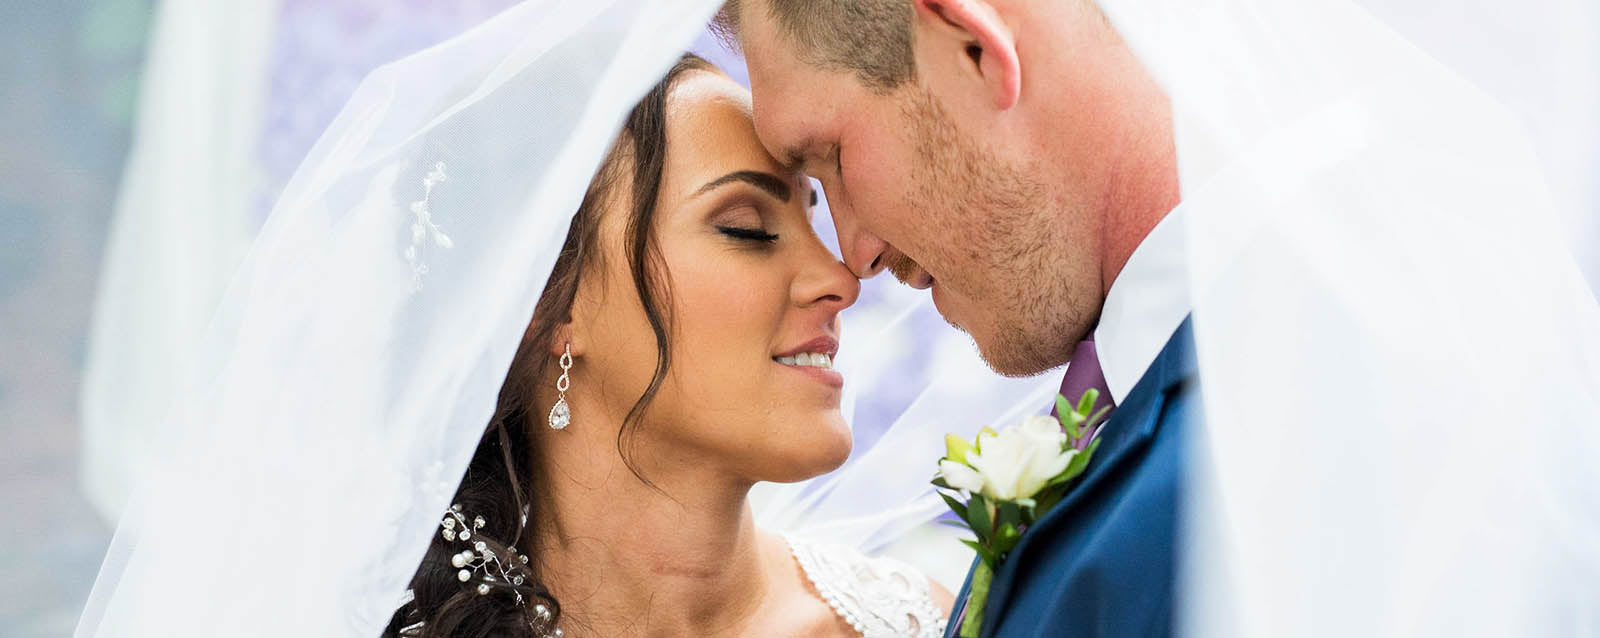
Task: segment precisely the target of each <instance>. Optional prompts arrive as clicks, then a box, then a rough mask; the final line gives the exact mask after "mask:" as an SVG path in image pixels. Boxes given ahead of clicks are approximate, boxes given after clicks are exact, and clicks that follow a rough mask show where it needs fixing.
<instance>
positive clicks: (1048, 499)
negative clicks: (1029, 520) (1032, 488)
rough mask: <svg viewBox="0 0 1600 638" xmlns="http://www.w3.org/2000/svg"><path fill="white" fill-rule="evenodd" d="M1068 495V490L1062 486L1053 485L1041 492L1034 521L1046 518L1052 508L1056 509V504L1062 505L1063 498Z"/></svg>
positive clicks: (1035, 509) (1034, 513) (1034, 509)
mask: <svg viewBox="0 0 1600 638" xmlns="http://www.w3.org/2000/svg"><path fill="white" fill-rule="evenodd" d="M1066 495H1067V488H1066V487H1064V486H1060V485H1053V486H1049V487H1046V488H1044V489H1042V490H1039V496H1038V504H1036V505H1034V507H1033V520H1035V521H1037V520H1039V519H1041V518H1044V515H1045V514H1048V513H1050V508H1052V507H1055V506H1056V503H1060V502H1061V499H1062V497H1064V496H1066Z"/></svg>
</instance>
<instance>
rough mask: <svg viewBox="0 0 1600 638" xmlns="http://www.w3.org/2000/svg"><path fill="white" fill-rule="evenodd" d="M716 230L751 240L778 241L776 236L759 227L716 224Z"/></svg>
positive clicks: (737, 237)
mask: <svg viewBox="0 0 1600 638" xmlns="http://www.w3.org/2000/svg"><path fill="white" fill-rule="evenodd" d="M716 228H717V232H720V233H722V234H724V235H727V236H729V237H732V238H734V239H741V240H746V241H752V242H760V243H763V244H770V243H773V242H776V241H778V236H777V235H774V234H772V233H769V232H767V231H765V230H763V229H760V228H742V227H739V226H717V227H716Z"/></svg>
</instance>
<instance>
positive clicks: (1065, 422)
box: [1056, 394, 1082, 440]
mask: <svg viewBox="0 0 1600 638" xmlns="http://www.w3.org/2000/svg"><path fill="white" fill-rule="evenodd" d="M1056 420H1058V421H1060V422H1061V428H1062V429H1064V430H1066V431H1067V436H1068V437H1071V438H1072V439H1074V440H1076V439H1077V438H1078V437H1079V436H1082V434H1081V433H1080V432H1079V430H1078V426H1079V425H1080V424H1081V422H1080V421H1079V420H1078V413H1077V411H1076V410H1073V409H1072V404H1071V403H1068V402H1067V397H1065V396H1062V395H1059V394H1058V395H1056Z"/></svg>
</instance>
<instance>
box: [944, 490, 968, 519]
mask: <svg viewBox="0 0 1600 638" xmlns="http://www.w3.org/2000/svg"><path fill="white" fill-rule="evenodd" d="M939 498H942V499H944V504H945V505H949V506H950V509H951V510H952V511H954V512H955V513H956V516H960V517H961V519H962V520H966V518H967V506H966V505H965V504H963V503H962V502H961V501H958V500H956V499H955V497H953V496H951V495H949V494H945V493H944V492H939Z"/></svg>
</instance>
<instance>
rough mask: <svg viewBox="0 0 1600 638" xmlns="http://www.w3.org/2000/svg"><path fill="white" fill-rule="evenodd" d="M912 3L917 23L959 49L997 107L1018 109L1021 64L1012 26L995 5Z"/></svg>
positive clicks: (974, 0)
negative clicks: (925, 25)
mask: <svg viewBox="0 0 1600 638" xmlns="http://www.w3.org/2000/svg"><path fill="white" fill-rule="evenodd" d="M912 4H913V5H914V6H915V7H916V12H917V18H918V22H920V23H923V24H928V25H931V26H932V27H933V32H932V33H930V34H929V35H932V36H934V37H935V38H936V40H937V41H941V42H947V43H949V44H950V45H953V46H957V47H960V51H959V53H960V54H961V55H962V56H964V59H965V60H966V62H965V64H964V67H965V68H966V69H968V70H969V71H971V72H972V73H974V74H976V75H977V76H978V78H980V79H981V80H982V81H983V84H984V87H985V88H986V89H987V90H988V93H989V95H990V97H992V98H993V99H994V106H995V108H997V109H1000V110H1002V111H1004V110H1006V109H1009V108H1011V107H1013V106H1016V104H1017V100H1018V99H1019V98H1020V97H1021V96H1022V63H1021V62H1020V61H1019V60H1018V59H1017V45H1016V41H1015V40H1014V39H1013V38H1012V33H1011V27H1010V26H1009V25H1007V24H1006V23H1005V22H1004V21H1003V20H1001V19H1000V15H999V14H998V13H996V12H995V10H994V7H993V6H991V5H990V4H989V3H988V2H984V1H983V0H913V2H912ZM940 36H943V37H940ZM919 37H922V36H921V35H920V34H919ZM935 46H939V45H938V44H936V45H935Z"/></svg>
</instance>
